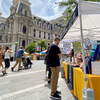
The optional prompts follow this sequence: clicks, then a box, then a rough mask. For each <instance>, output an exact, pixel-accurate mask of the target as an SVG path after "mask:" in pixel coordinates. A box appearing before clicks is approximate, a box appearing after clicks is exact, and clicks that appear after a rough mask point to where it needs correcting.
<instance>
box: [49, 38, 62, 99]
mask: <svg viewBox="0 0 100 100" xmlns="http://www.w3.org/2000/svg"><path fill="white" fill-rule="evenodd" d="M59 42H60V39H59V38H58V37H56V38H55V39H54V43H53V44H52V45H51V46H50V50H49V53H48V65H49V66H50V69H51V76H52V77H51V95H50V98H53V99H61V96H59V94H61V91H57V84H58V78H59V71H60V59H59V57H61V55H62V54H61V52H60V49H59V47H58V44H59Z"/></svg>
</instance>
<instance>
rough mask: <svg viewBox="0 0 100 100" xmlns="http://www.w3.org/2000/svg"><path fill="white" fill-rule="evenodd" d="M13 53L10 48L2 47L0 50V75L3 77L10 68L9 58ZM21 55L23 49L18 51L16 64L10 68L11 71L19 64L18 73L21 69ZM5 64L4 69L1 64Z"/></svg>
mask: <svg viewBox="0 0 100 100" xmlns="http://www.w3.org/2000/svg"><path fill="white" fill-rule="evenodd" d="M12 53H13V51H12V49H11V48H10V47H6V49H5V47H4V46H2V47H1V50H0V67H2V73H3V75H5V74H7V72H6V71H7V69H8V68H9V67H10V57H11V54H12ZM22 55H24V50H23V47H21V49H19V50H18V52H17V54H16V63H15V65H14V66H13V67H12V68H11V70H12V71H14V68H15V67H16V66H17V64H18V63H19V67H18V71H20V69H21V68H20V67H21V62H22ZM3 61H4V62H5V67H4V66H3V64H2V62H3Z"/></svg>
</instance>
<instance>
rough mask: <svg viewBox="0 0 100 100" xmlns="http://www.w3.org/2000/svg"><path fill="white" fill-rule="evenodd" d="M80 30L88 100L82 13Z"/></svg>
mask: <svg viewBox="0 0 100 100" xmlns="http://www.w3.org/2000/svg"><path fill="white" fill-rule="evenodd" d="M80 30H81V46H82V56H83V67H84V81H85V91H86V100H87V78H86V67H85V54H84V46H83V30H82V16H81V15H80Z"/></svg>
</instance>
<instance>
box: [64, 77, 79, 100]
mask: <svg viewBox="0 0 100 100" xmlns="http://www.w3.org/2000/svg"><path fill="white" fill-rule="evenodd" d="M63 79H64V81H65V83H66V85H67V86H68V88H69V90H70V91H71V90H72V89H71V87H70V85H69V84H68V83H67V80H66V79H65V78H63ZM72 95H73V97H74V99H75V100H78V98H76V97H75V96H74V94H73V93H72Z"/></svg>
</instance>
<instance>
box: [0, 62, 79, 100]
mask: <svg viewBox="0 0 100 100" xmlns="http://www.w3.org/2000/svg"><path fill="white" fill-rule="evenodd" d="M13 65H14V62H12V63H11V66H13ZM44 69H45V65H44V64H43V61H35V63H34V65H33V67H32V68H31V69H28V70H21V71H20V72H18V71H17V68H16V71H15V72H11V70H10V69H9V70H8V75H6V76H3V77H2V73H1V69H0V100H53V99H51V98H50V85H49V84H47V79H46V78H45V77H44ZM60 76H61V75H60ZM58 90H61V91H62V94H61V96H62V100H78V99H76V98H75V97H74V96H73V94H72V93H71V92H70V89H69V86H68V85H67V84H66V80H65V79H62V78H60V77H59V84H58Z"/></svg>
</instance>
